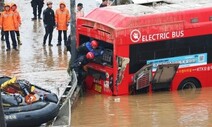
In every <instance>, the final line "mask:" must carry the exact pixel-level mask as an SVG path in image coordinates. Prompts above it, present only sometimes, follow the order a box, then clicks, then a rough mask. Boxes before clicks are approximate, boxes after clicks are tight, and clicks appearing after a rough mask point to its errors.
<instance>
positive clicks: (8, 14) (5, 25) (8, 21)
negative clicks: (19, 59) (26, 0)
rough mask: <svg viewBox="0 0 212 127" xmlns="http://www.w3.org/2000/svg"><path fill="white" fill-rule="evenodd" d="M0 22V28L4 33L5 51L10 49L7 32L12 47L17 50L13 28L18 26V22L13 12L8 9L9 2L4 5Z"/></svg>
mask: <svg viewBox="0 0 212 127" xmlns="http://www.w3.org/2000/svg"><path fill="white" fill-rule="evenodd" d="M0 23H1V24H0V28H1V29H3V30H4V33H5V40H6V45H7V49H6V51H10V41H9V33H10V36H11V39H12V45H13V49H15V50H16V51H18V49H17V42H16V39H15V30H16V29H17V27H18V23H17V19H16V18H15V14H14V12H13V11H11V10H10V5H9V4H5V5H4V12H3V13H2V16H1V19H0Z"/></svg>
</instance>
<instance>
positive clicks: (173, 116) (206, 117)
mask: <svg viewBox="0 0 212 127" xmlns="http://www.w3.org/2000/svg"><path fill="white" fill-rule="evenodd" d="M211 98H212V88H205V89H198V90H196V91H183V92H182V91H174V92H157V93H152V94H141V95H131V96H117V97H114V96H112V97H111V96H104V95H99V94H87V95H86V96H85V97H82V98H80V99H79V100H78V103H77V106H76V107H75V108H74V110H73V112H72V125H73V126H74V127H212V99H211Z"/></svg>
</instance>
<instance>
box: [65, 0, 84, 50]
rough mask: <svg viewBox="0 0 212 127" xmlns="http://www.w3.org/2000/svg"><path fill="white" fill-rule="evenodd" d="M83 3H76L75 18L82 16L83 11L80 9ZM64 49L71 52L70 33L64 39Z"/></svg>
mask: <svg viewBox="0 0 212 127" xmlns="http://www.w3.org/2000/svg"><path fill="white" fill-rule="evenodd" d="M82 8H83V4H82V3H78V4H77V12H76V18H78V17H84V11H83V10H82ZM66 49H67V51H69V52H70V53H71V35H69V36H68V40H67V41H66Z"/></svg>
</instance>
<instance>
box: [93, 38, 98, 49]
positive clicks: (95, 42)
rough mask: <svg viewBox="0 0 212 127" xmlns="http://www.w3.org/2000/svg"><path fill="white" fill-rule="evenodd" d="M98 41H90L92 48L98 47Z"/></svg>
mask: <svg viewBox="0 0 212 127" xmlns="http://www.w3.org/2000/svg"><path fill="white" fill-rule="evenodd" d="M98 45H99V44H98V42H97V41H96V40H93V41H91V46H92V48H97V47H98Z"/></svg>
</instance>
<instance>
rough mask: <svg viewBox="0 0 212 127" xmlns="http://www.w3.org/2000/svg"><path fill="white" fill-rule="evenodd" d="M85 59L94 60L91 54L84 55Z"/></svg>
mask: <svg viewBox="0 0 212 127" xmlns="http://www.w3.org/2000/svg"><path fill="white" fill-rule="evenodd" d="M86 58H87V59H90V60H92V59H94V54H93V53H92V52H88V53H87V54H86Z"/></svg>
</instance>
